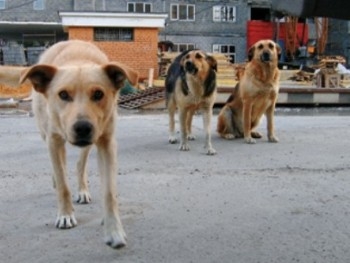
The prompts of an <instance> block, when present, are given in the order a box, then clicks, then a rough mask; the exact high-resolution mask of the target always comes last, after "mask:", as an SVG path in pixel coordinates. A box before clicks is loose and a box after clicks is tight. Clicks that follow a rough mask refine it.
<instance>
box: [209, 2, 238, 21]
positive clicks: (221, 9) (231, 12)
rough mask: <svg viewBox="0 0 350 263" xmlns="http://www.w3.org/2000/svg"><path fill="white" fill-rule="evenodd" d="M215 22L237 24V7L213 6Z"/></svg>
mask: <svg viewBox="0 0 350 263" xmlns="http://www.w3.org/2000/svg"><path fill="white" fill-rule="evenodd" d="M213 21H214V22H236V7H235V6H226V5H223V6H219V5H216V6H213Z"/></svg>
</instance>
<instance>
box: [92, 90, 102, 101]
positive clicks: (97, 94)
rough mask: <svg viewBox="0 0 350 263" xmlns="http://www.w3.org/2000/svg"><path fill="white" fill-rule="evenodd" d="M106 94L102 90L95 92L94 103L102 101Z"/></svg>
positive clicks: (93, 95)
mask: <svg viewBox="0 0 350 263" xmlns="http://www.w3.org/2000/svg"><path fill="white" fill-rule="evenodd" d="M103 96H104V93H103V92H102V91H101V90H95V91H94V93H93V94H92V96H91V100H92V101H100V100H102V98H103Z"/></svg>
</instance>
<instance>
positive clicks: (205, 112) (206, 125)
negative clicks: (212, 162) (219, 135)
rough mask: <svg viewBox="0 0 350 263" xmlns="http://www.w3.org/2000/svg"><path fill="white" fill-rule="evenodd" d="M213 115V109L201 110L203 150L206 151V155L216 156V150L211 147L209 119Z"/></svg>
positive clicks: (210, 107)
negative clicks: (203, 133) (203, 134)
mask: <svg viewBox="0 0 350 263" xmlns="http://www.w3.org/2000/svg"><path fill="white" fill-rule="evenodd" d="M212 115H213V108H212V106H209V107H208V108H205V109H203V126H204V130H205V148H206V149H208V151H207V155H214V154H216V150H215V149H214V148H213V146H212V145H211V117H212Z"/></svg>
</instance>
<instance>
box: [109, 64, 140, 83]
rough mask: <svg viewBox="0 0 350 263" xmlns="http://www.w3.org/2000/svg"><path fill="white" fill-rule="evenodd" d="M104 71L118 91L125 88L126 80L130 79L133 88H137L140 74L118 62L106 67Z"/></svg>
mask: <svg viewBox="0 0 350 263" xmlns="http://www.w3.org/2000/svg"><path fill="white" fill-rule="evenodd" d="M103 70H104V71H105V72H106V74H107V76H108V77H109V78H110V79H111V81H112V83H113V84H114V86H115V87H116V88H117V89H120V88H122V87H123V86H124V81H125V79H128V80H129V82H130V83H131V85H133V86H136V85H137V83H138V80H139V74H138V73H137V71H135V70H133V69H131V68H129V67H128V66H126V65H124V64H122V63H119V62H116V61H113V62H111V63H109V64H107V65H104V66H103Z"/></svg>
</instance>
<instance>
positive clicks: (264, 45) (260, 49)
mask: <svg viewBox="0 0 350 263" xmlns="http://www.w3.org/2000/svg"><path fill="white" fill-rule="evenodd" d="M280 55H281V48H280V46H279V45H278V44H276V43H275V42H274V41H272V40H260V41H258V42H256V43H255V44H254V45H253V46H252V47H251V48H250V49H249V50H248V60H249V61H252V60H255V61H260V62H262V63H271V62H274V63H277V61H278V59H279V57H280Z"/></svg>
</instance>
